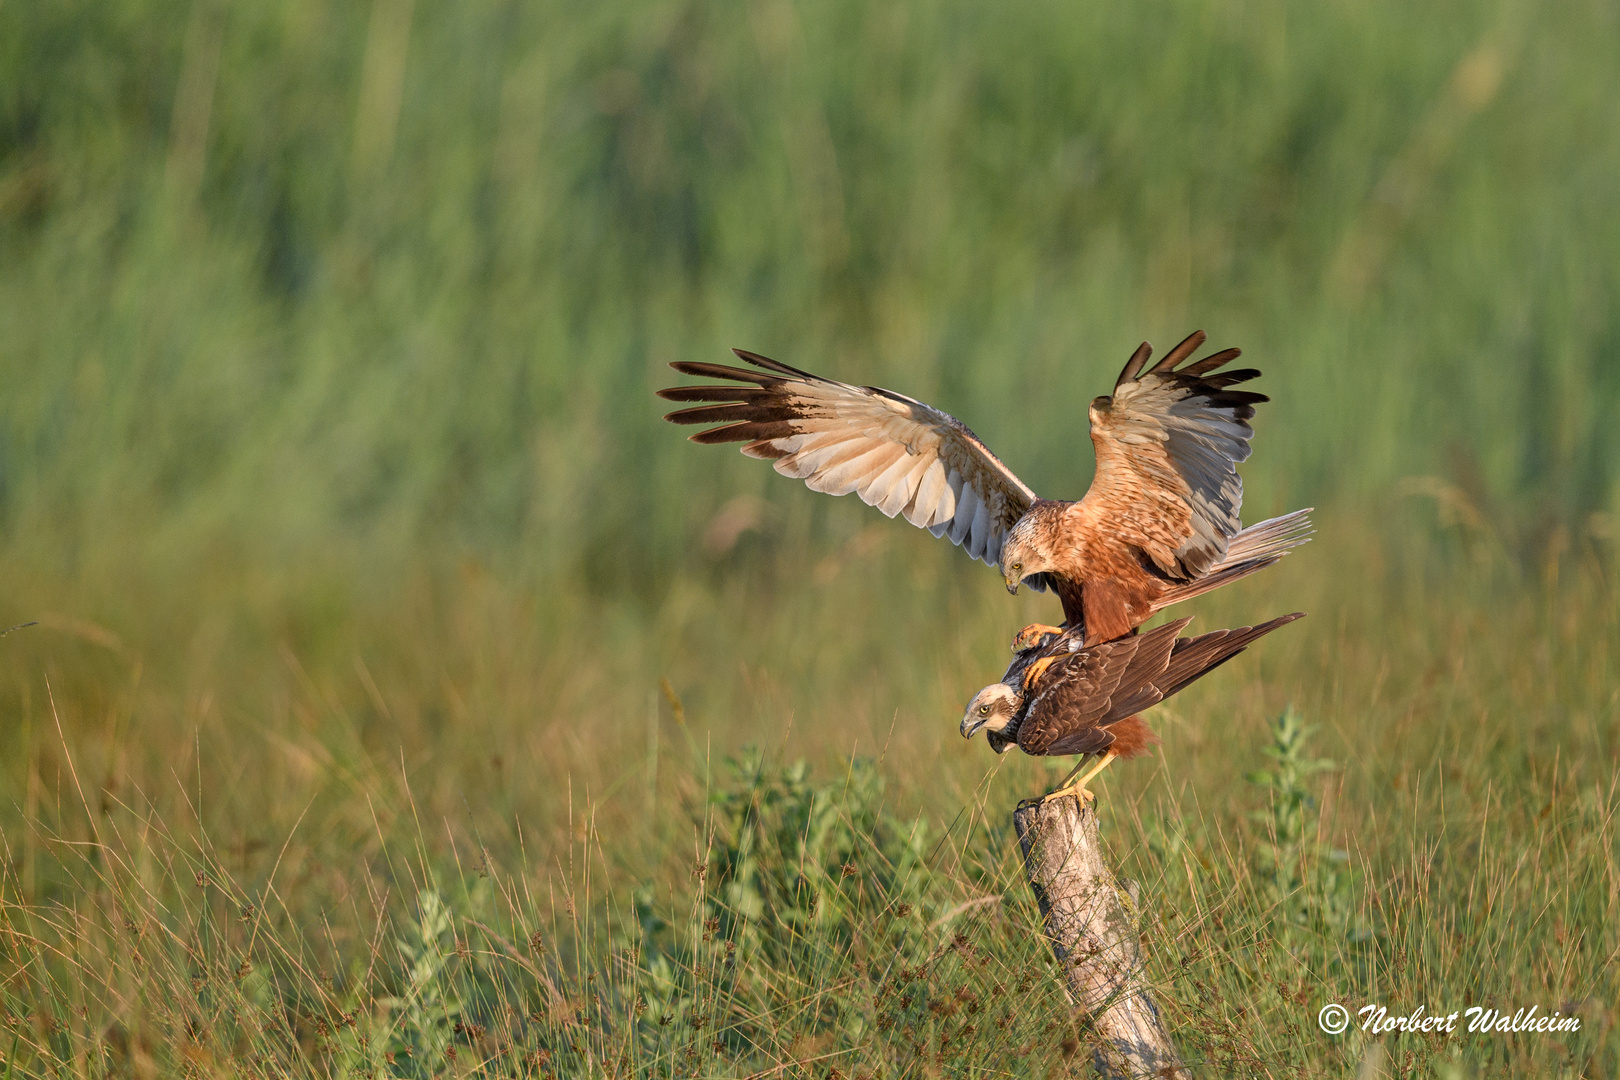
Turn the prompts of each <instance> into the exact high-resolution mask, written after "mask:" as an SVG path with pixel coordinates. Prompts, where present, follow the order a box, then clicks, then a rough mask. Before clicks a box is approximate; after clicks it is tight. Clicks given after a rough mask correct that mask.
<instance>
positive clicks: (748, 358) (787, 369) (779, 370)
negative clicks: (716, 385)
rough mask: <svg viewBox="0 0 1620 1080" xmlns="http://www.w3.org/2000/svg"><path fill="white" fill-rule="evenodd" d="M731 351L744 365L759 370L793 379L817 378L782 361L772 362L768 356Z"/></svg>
mask: <svg viewBox="0 0 1620 1080" xmlns="http://www.w3.org/2000/svg"><path fill="white" fill-rule="evenodd" d="M731 351H732V353H734V354H735V355H736V357H737V359H739V360H741V361H743V362H744V363H747V364H752V365H754V366H755V367H757V368H764V369H765V370H766V371H774V372H776V374H778V375H786V376H788V377H789V378H793V379H814V378H815V377H816V376H814V375H812V374H810V373H809V372H808V371H800V370H799V369H798V368H796V367H791V366H789V365H787V364H784V363H782V361H780V360H772V359H771V358H770V357H768V356H761V355H760V354H759V353H757V352H749V351H748V350H747V349H732V350H731Z"/></svg>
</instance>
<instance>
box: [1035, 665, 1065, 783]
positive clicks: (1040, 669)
mask: <svg viewBox="0 0 1620 1080" xmlns="http://www.w3.org/2000/svg"><path fill="white" fill-rule="evenodd" d="M1062 659H1063V657H1062V656H1043V657H1041V658H1040V659H1039V660H1037V661H1035V662H1034V663H1033V664H1031V665H1029V669H1028V670H1026V671H1025V672H1024V689H1025V690H1028V689H1029V688H1030V687H1032V686H1034V685H1035V681H1036V680H1037V679H1039V678H1040V677H1041V676H1042V675H1043V674H1045V672H1046V669H1047V668H1049V667H1051V666H1052V665H1053V664H1055V663H1057V662H1058V661H1059V660H1062ZM1069 775H1070V776H1073V775H1074V774H1073V773H1070V774H1069Z"/></svg>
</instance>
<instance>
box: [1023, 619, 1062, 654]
mask: <svg viewBox="0 0 1620 1080" xmlns="http://www.w3.org/2000/svg"><path fill="white" fill-rule="evenodd" d="M1061 633H1063V628H1062V627H1061V626H1047V625H1046V624H1045V623H1030V624H1029V625H1028V626H1026V627H1024V628H1023V629H1022V630H1020V631H1018V636H1017V637H1015V638H1013V644H1012V647H1013V652H1023V651H1024V650H1025V649H1033V648H1034V647H1035V646H1037V645H1039V644H1040V643H1041V638H1043V637H1045V636H1046V635H1047V634H1061Z"/></svg>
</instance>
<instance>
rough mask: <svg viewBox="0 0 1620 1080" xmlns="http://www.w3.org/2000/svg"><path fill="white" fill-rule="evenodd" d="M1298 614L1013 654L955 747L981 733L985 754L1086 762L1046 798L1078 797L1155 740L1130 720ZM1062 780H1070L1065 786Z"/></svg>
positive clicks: (1061, 643)
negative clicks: (1015, 752)
mask: <svg viewBox="0 0 1620 1080" xmlns="http://www.w3.org/2000/svg"><path fill="white" fill-rule="evenodd" d="M1304 617H1305V616H1304V614H1303V613H1300V612H1295V613H1294V614H1292V615H1283V616H1281V617H1279V618H1275V619H1272V620H1271V621H1269V622H1264V623H1261V624H1260V625H1259V626H1240V627H1238V628H1237V629H1235V630H1216V631H1214V632H1213V633H1208V634H1200V635H1198V636H1197V637H1193V638H1184V637H1177V636H1176V635H1177V634H1179V633H1180V632H1181V631H1182V630H1183V629H1185V628H1186V626H1187V624H1188V623H1190V622H1191V621H1192V620H1191V619H1178V620H1176V621H1175V622H1168V623H1165V624H1164V625H1163V626H1156V627H1154V628H1153V629H1152V630H1149V631H1147V632H1146V633H1142V634H1127V635H1125V636H1124V637H1119V638H1115V639H1114V640H1113V641H1106V642H1103V643H1102V644H1100V645H1091V646H1086V645H1084V644H1082V642H1081V640H1080V635H1078V634H1077V633H1075V632H1074V631H1069V632H1068V633H1065V634H1061V635H1057V636H1055V637H1053V636H1047V637H1043V638H1042V639H1041V641H1040V642H1039V643H1037V644H1035V645H1032V646H1031V647H1029V648H1026V649H1024V650H1022V651H1021V652H1019V654H1018V655H1017V656H1015V657H1014V658H1013V662H1012V663H1011V664H1010V665H1008V667H1007V672H1006V674H1004V675H1003V676H1002V677H1001V681H1000V682H998V683H991V684H990V685H989V686H987V687H985V688H984V689H983V690H980V691H979V692H978V693H977V694H975V695H974V696H973V700H972V701H970V702H968V706H967V710H966V711H965V712H964V713H963V715H962V737H963V738H964V739H971V738H972V737H973V735H974V733H975V732H977V731H979V730H981V729H982V730H983V731H984V733H985V738H987V739H989V740H990V747H991V749H993V750H995V752H996V753H998V754H1005V753H1006V752H1007V751H1008V750H1010V749H1011V748H1012V747H1014V746H1016V747H1018V748H1019V749H1020V750H1022V751H1023V752H1024V753H1026V754H1032V755H1035V756H1038V757H1048V756H1058V755H1062V756H1067V755H1070V754H1076V755H1095V756H1096V757H1097V758H1098V760H1097V762H1096V763H1095V764H1094V765H1093V766H1092V768H1091V769H1090V770H1089V771H1088V772H1087V773H1086V774H1085V775H1084V776H1082V777H1080V779H1078V780H1074V777H1075V774H1076V773H1078V772H1079V771H1080V770H1081V768H1083V767H1084V766H1085V764H1086V763H1085V761H1084V760H1082V761H1081V763H1080V765H1077V766H1076V767H1075V770H1074V772H1071V773H1070V774H1069V775H1068V776H1067V777H1065V778H1064V780H1063V782H1062V783H1061V784H1059V786H1058V789H1057V790H1056V791H1054V792H1052V793H1051V794H1050V795H1047V796H1046V798H1048V799H1051V798H1056V797H1057V796H1060V795H1067V794H1068V793H1070V792H1072V791H1078V792H1079V793H1080V797H1081V798H1082V799H1084V798H1087V797H1089V796H1090V792H1088V791H1087V790H1086V786H1085V785H1086V782H1087V781H1089V780H1090V779H1091V778H1092V777H1094V776H1096V775H1097V774H1098V773H1099V772H1101V771H1102V770H1103V769H1104V768H1106V767H1107V766H1108V765H1109V763H1110V762H1112V761H1113V760H1114V759H1115V758H1132V757H1136V756H1137V755H1138V754H1142V753H1146V752H1147V749H1148V748H1149V747H1150V746H1152V745H1153V744H1155V743H1157V742H1158V741H1159V737H1158V736H1157V735H1155V734H1153V732H1152V731H1151V730H1149V728H1148V726H1147V724H1145V723H1143V722H1142V718H1141V716H1139V715H1138V714H1139V713H1141V712H1142V711H1143V710H1145V709H1148V708H1150V707H1152V706H1154V705H1157V704H1158V703H1159V702H1161V701H1163V700H1164V699H1165V698H1167V697H1170V696H1171V695H1172V694H1176V693H1179V692H1180V691H1181V690H1183V689H1185V688H1186V687H1187V686H1189V685H1190V684H1192V683H1193V682H1196V681H1197V680H1199V679H1201V678H1203V677H1204V676H1205V675H1208V674H1209V673H1210V672H1211V671H1214V670H1215V669H1216V668H1218V667H1220V666H1221V665H1222V664H1224V663H1226V662H1227V661H1228V660H1230V659H1232V657H1234V656H1236V655H1237V654H1238V653H1240V652H1242V651H1243V650H1244V649H1246V648H1248V647H1249V646H1250V645H1252V644H1253V643H1254V642H1255V641H1257V640H1259V639H1260V638H1262V637H1264V636H1265V635H1267V634H1269V633H1271V632H1272V631H1273V630H1275V629H1277V628H1278V627H1279V626H1286V625H1287V624H1288V623H1291V622H1293V621H1294V620H1295V619H1303V618H1304ZM1070 780H1074V782H1073V783H1072V784H1071V783H1069V781H1070Z"/></svg>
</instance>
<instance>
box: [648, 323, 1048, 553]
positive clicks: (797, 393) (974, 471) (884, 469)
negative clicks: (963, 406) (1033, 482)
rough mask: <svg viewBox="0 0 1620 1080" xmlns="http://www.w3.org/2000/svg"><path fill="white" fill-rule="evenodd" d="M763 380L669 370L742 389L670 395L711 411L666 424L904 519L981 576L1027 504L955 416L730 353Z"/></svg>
mask: <svg viewBox="0 0 1620 1080" xmlns="http://www.w3.org/2000/svg"><path fill="white" fill-rule="evenodd" d="M732 351H733V352H735V353H736V354H737V355H738V356H739V357H741V358H742V359H743V360H745V361H747V362H748V363H749V364H752V365H753V366H754V367H756V368H761V369H763V370H764V371H765V372H766V374H760V373H758V372H753V371H747V370H745V369H743V368H734V367H726V366H723V365H720V364H700V363H687V362H681V363H675V364H671V365H670V367H673V368H674V369H675V370H676V371H679V372H681V373H682V374H683V375H697V376H701V377H706V378H715V379H728V380H730V381H731V382H733V383H740V384H743V385H731V386H727V385H721V386H678V387H674V388H671V389H668V390H660V391H658V396H659V397H661V398H665V399H666V400H669V401H704V402H718V403H720V404H709V405H702V406H699V407H698V408H695V409H681V410H679V411H678V412H672V413H670V414H669V415H668V416H666V417H665V418H664V419H666V420H669V421H671V422H673V423H676V424H720V425H723V426H721V427H715V428H710V429H709V430H707V431H700V432H698V434H696V435H694V436H692V441H693V442H700V443H723V442H740V443H744V444H745V445H744V446H743V447H742V452H743V453H745V454H747V455H748V456H750V457H757V458H764V459H767V460H774V462H775V468H776V471H777V472H779V473H781V474H782V475H783V476H792V477H795V478H797V479H800V480H803V481H804V482H805V484H806V485H808V486H809V487H810V488H811V489H812V490H814V491H823V492H826V493H827V494H829V495H847V494H849V493H850V492H855V493H856V494H858V495H859V496H860V497H861V499H862V501H864V502H866V503H867V504H869V505H871V506H875V507H877V508H878V509H879V510H881V511H883V512H884V513H885V514H887V515H888V516H889V517H894V516H895V515H896V514H904V515H905V518H906V520H907V521H909V522H911V523H912V524H913V525H917V526H919V527H921V528H924V529H927V530H928V531H929V532H931V533H933V534H934V535H935V536H948V537H949V538H950V541H951V543H953V544H959V545H961V546H962V547H963V548H964V549H965V550H966V551H967V553H968V554H969V555H971V556H973V558H975V559H980V560H982V561H984V562H986V563H988V564H989V565H991V566H997V565H999V564H1000V561H1001V548H1002V544H1003V543H1004V542H1005V540H1006V536H1007V532H1008V530H1010V529H1011V528H1012V526H1013V523H1014V522H1016V521H1017V520H1018V519H1019V518H1020V517H1022V516H1023V515H1024V512H1025V511H1026V510H1028V509H1029V506H1030V504H1031V503H1032V502H1034V500H1035V493H1034V492H1032V491H1031V490H1030V489H1029V488H1028V487H1026V486H1025V485H1024V482H1023V481H1021V480H1019V479H1018V477H1016V476H1014V475H1013V474H1012V471H1011V470H1009V469H1008V468H1007V467H1006V466H1005V465H1003V464H1002V463H1001V461H1000V460H999V459H997V457H996V456H995V455H994V454H992V453H991V452H990V449H989V448H988V447H986V446H985V445H984V443H982V442H980V441H979V439H978V437H977V436H976V435H974V434H973V432H971V431H969V430H968V428H967V426H966V425H965V424H963V423H962V422H961V421H960V420H958V419H956V418H955V417H954V416H950V415H949V414H947V413H943V412H941V411H939V410H938V409H935V408H933V407H931V406H929V405H924V404H923V403H922V402H920V401H915V400H913V399H911V398H908V397H904V396H903V395H900V394H896V393H892V392H891V391H888V390H880V389H878V388H877V387H874V386H851V385H850V384H848V383H841V382H834V381H832V380H831V379H823V378H820V377H818V376H815V375H811V374H810V373H809V372H805V371H800V370H799V369H798V368H793V367H789V366H788V365H786V364H783V363H778V362H777V361H775V360H771V359H768V358H767V357H763V356H759V355H757V354H755V353H751V352H744V351H743V350H741V349H733V350H732Z"/></svg>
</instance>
